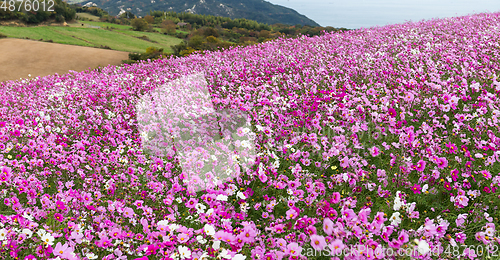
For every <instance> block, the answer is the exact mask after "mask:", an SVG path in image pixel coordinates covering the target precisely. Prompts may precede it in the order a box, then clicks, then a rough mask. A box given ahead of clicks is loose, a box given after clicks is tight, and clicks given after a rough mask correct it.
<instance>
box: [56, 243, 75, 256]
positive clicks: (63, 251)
mask: <svg viewBox="0 0 500 260" xmlns="http://www.w3.org/2000/svg"><path fill="white" fill-rule="evenodd" d="M53 253H54V255H55V256H59V257H61V258H64V259H76V258H75V256H74V255H73V249H72V248H71V247H69V245H68V244H66V243H64V245H62V244H61V242H58V243H57V244H56V247H55V248H54V251H53Z"/></svg>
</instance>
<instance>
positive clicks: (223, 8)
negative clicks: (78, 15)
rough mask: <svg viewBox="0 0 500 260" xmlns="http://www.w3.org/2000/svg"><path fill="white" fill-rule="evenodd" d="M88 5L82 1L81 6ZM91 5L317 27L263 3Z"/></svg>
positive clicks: (157, 0) (111, 1)
mask: <svg viewBox="0 0 500 260" xmlns="http://www.w3.org/2000/svg"><path fill="white" fill-rule="evenodd" d="M88 2H89V1H84V2H82V4H85V3H88ZM92 2H93V3H96V4H97V6H98V7H100V8H102V9H104V10H106V11H107V12H109V13H110V14H112V15H117V14H119V13H120V11H122V10H123V11H130V12H132V13H134V14H136V15H139V16H144V15H146V14H148V13H149V11H150V10H154V11H156V10H159V11H174V12H178V13H180V12H191V13H196V14H207V15H215V16H225V17H230V18H246V19H249V20H255V21H257V22H261V23H267V24H275V23H283V24H290V25H295V24H302V25H311V26H319V24H318V23H316V22H315V21H313V20H311V19H309V18H307V17H306V16H304V15H301V14H299V13H298V12H297V11H295V10H293V9H290V8H287V7H283V6H280V5H274V4H272V3H269V2H266V1H264V0H245V1H243V0H168V1H165V0H134V1H121V0H92Z"/></svg>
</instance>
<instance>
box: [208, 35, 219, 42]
mask: <svg viewBox="0 0 500 260" xmlns="http://www.w3.org/2000/svg"><path fill="white" fill-rule="evenodd" d="M207 42H209V43H218V42H219V39H217V38H215V37H214V36H212V35H210V36H208V37H207Z"/></svg>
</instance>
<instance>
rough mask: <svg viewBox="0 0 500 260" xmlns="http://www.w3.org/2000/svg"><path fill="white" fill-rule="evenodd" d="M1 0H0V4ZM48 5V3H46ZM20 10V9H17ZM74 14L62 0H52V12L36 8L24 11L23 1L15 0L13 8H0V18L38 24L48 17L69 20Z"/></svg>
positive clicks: (72, 18) (43, 0) (0, 3)
mask: <svg viewBox="0 0 500 260" xmlns="http://www.w3.org/2000/svg"><path fill="white" fill-rule="evenodd" d="M39 2H47V1H46V0H40V1H39ZM2 4H3V1H0V5H2ZM46 5H47V6H48V4H46ZM18 10H20V11H18ZM75 16H76V11H75V9H74V8H71V6H70V5H69V4H67V3H66V2H63V1H62V0H54V12H49V11H44V10H41V9H40V10H38V11H37V12H33V11H30V12H28V11H26V9H25V5H23V2H17V1H16V2H15V10H14V11H9V10H8V9H7V10H4V9H0V20H4V21H5V20H20V21H21V22H24V23H27V24H39V23H41V22H45V21H47V20H50V19H55V20H56V21H57V22H64V21H71V20H74V19H75Z"/></svg>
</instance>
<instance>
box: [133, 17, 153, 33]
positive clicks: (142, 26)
mask: <svg viewBox="0 0 500 260" xmlns="http://www.w3.org/2000/svg"><path fill="white" fill-rule="evenodd" d="M130 25H132V28H133V29H134V31H145V30H147V29H148V28H149V26H148V22H146V20H144V19H142V18H135V19H133V20H132V21H130Z"/></svg>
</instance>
